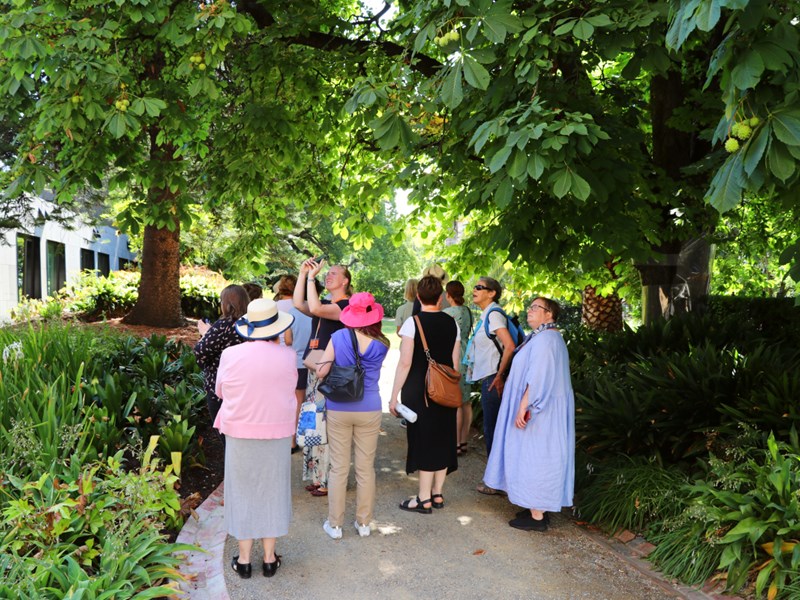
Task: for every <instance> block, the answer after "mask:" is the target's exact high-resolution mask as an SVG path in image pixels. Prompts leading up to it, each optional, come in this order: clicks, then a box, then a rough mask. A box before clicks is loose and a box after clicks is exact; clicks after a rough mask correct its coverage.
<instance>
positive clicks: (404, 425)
mask: <svg viewBox="0 0 800 600" xmlns="http://www.w3.org/2000/svg"><path fill="white" fill-rule="evenodd" d="M400 427H402V428H403V429H405V428H406V427H408V421H406V420H405V419H400Z"/></svg>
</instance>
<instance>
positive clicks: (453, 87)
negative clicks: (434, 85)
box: [441, 61, 464, 108]
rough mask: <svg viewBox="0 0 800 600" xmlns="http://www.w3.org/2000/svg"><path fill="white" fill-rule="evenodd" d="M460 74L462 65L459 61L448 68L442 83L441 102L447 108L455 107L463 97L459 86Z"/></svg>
mask: <svg viewBox="0 0 800 600" xmlns="http://www.w3.org/2000/svg"><path fill="white" fill-rule="evenodd" d="M461 74H462V66H461V62H460V61H459V62H457V63H456V64H455V65H453V66H452V67H451V68H450V71H448V73H447V76H446V77H445V78H444V82H443V83H442V91H441V95H442V102H444V103H445V105H446V106H447V107H448V108H456V107H457V106H458V105H459V104H461V101H462V100H463V99H464V92H463V90H462V88H461Z"/></svg>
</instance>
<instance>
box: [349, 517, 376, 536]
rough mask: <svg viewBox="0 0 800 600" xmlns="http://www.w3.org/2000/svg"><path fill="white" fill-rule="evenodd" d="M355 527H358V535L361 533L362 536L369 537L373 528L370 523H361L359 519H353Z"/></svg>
mask: <svg viewBox="0 0 800 600" xmlns="http://www.w3.org/2000/svg"><path fill="white" fill-rule="evenodd" d="M353 527H355V528H356V531H357V532H358V535H360V536H361V537H369V534H370V533H371V532H372V530H371V529H370V526H369V525H368V524H367V525H359V524H358V521H353Z"/></svg>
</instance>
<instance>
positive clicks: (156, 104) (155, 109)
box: [142, 98, 167, 117]
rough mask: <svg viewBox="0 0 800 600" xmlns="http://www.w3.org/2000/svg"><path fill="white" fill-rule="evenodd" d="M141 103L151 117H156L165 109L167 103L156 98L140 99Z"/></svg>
mask: <svg viewBox="0 0 800 600" xmlns="http://www.w3.org/2000/svg"><path fill="white" fill-rule="evenodd" d="M142 102H143V103H144V109H145V110H146V111H147V114H148V115H150V116H151V117H157V116H158V115H160V114H161V111H162V110H164V109H165V108H167V103H166V102H164V101H163V100H159V99H158V98H142Z"/></svg>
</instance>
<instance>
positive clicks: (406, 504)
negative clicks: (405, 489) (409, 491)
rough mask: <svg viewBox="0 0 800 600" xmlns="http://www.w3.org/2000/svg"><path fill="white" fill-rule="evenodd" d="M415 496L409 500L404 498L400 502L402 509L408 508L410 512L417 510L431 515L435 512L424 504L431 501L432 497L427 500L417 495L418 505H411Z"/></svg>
mask: <svg viewBox="0 0 800 600" xmlns="http://www.w3.org/2000/svg"><path fill="white" fill-rule="evenodd" d="M412 500H413V498H409V499H408V500H404V501H403V502H401V503H400V510H407V511H408V512H417V513H420V514H423V515H429V514H431V513H432V512H433V510H432V509H431V507H430V506H429V507H428V508H425V507H424V506H423V504H428V503H430V501H431V499H430V498H428V499H427V500H420V499H419V496H417V505H416V506H409V505H410V504H411V501H412Z"/></svg>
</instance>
